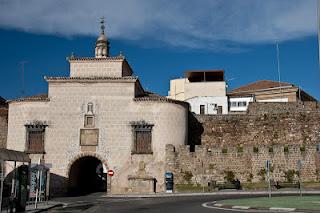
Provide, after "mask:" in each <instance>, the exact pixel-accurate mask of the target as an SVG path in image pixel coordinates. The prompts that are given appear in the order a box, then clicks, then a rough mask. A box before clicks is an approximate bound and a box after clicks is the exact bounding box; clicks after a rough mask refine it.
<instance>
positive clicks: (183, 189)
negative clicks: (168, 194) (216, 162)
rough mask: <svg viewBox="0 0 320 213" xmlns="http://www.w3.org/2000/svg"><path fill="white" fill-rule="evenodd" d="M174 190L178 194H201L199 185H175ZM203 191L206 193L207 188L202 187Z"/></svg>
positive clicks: (201, 190)
mask: <svg viewBox="0 0 320 213" xmlns="http://www.w3.org/2000/svg"><path fill="white" fill-rule="evenodd" d="M176 190H177V191H178V192H203V186H201V185H200V184H196V185H194V184H176ZM204 191H205V192H208V191H209V190H208V187H207V186H205V187H204Z"/></svg>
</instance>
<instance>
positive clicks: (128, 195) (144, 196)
mask: <svg viewBox="0 0 320 213" xmlns="http://www.w3.org/2000/svg"><path fill="white" fill-rule="evenodd" d="M268 193H269V192H267V191H241V192H238V191H236V192H230V191H228V192H205V193H172V194H160V193H159V194H144V195H142V194H126V195H122V194H111V195H108V194H107V195H102V196H101V197H109V198H121V197H125V198H131V197H132V198H133V197H139V198H153V197H155V198H156V197H184V196H212V195H268ZM272 194H273V195H282V194H287V195H296V194H298V192H297V191H278V192H273V193H272ZM303 194H305V195H320V191H319V190H316V191H304V192H303Z"/></svg>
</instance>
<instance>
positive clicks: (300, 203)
mask: <svg viewBox="0 0 320 213" xmlns="http://www.w3.org/2000/svg"><path fill="white" fill-rule="evenodd" d="M219 203H223V204H226V205H232V206H234V205H235V206H251V207H262V208H270V207H278V208H297V209H312V210H320V196H303V197H299V196H286V197H272V198H268V197H260V198H247V199H234V200H222V201H220V202H219Z"/></svg>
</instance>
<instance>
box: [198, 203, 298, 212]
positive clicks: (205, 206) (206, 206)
mask: <svg viewBox="0 0 320 213" xmlns="http://www.w3.org/2000/svg"><path fill="white" fill-rule="evenodd" d="M215 203H216V201H213V202H206V203H203V204H201V206H202V207H204V208H209V209H218V210H224V211H232V212H268V213H270V212H279V211H277V210H271V209H270V210H258V209H228V208H222V207H216V206H214V204H215ZM295 213H303V212H295Z"/></svg>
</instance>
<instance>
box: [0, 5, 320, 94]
mask: <svg viewBox="0 0 320 213" xmlns="http://www.w3.org/2000/svg"><path fill="white" fill-rule="evenodd" d="M28 2H29V4H25V3H24V1H22V0H14V1H9V0H2V1H1V2H0V47H1V50H2V51H0V57H1V77H0V89H1V90H0V96H3V97H4V98H7V99H12V98H17V97H20V96H21V87H22V86H21V69H20V66H19V62H20V61H27V63H26V64H25V93H26V95H34V94H38V93H46V92H47V83H46V82H45V81H44V80H43V76H67V75H68V71H69V65H68V62H67V61H66V60H65V58H66V57H67V56H68V55H70V54H71V52H74V54H75V55H76V56H93V53H94V43H95V40H96V38H97V36H98V32H99V23H98V22H99V17H101V16H104V17H105V19H106V22H107V28H106V34H107V36H108V38H109V40H110V42H111V55H118V54H119V52H120V51H123V52H124V55H125V56H126V58H127V60H128V61H129V63H130V64H131V66H132V68H133V70H134V73H135V75H138V76H139V77H140V79H141V81H142V84H143V86H144V87H145V88H146V89H148V90H151V91H154V92H157V93H160V94H162V95H166V94H167V91H168V88H169V80H170V79H172V78H177V77H180V76H183V72H184V71H185V70H193V69H195V70H201V69H224V70H225V73H226V78H227V79H231V80H230V82H229V87H230V88H235V87H238V86H241V85H244V84H247V83H249V82H253V81H256V80H262V79H269V80H277V79H278V74H277V64H276V48H275V40H278V41H279V43H280V65H281V80H282V81H285V82H291V83H294V84H295V85H299V86H301V87H302V88H303V89H304V90H306V91H307V92H309V93H310V94H311V95H313V96H315V97H316V98H318V99H319V98H320V84H319V81H320V71H319V69H318V59H317V57H318V44H317V37H316V32H317V22H316V20H317V17H316V1H315V0H308V1H305V0H281V1H279V0H269V1H262V0H224V1H222V0H203V1H201V2H202V4H199V1H185V0H177V1H174V2H173V1H168V0H156V1H147V0H118V1H102V0H101V1H100V0H95V1H82V0H78V1H73V0H71V1H65V0H61V1H58V2H59V3H57V1H50V0H48V1H40V0H30V1H28ZM187 2H188V3H187ZM197 2H198V3H197Z"/></svg>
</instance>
